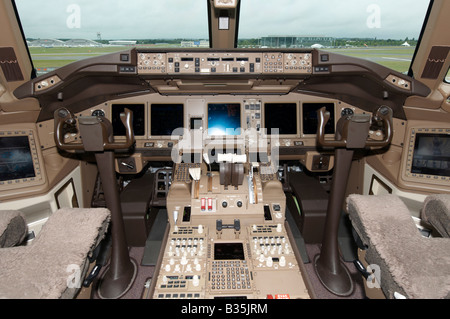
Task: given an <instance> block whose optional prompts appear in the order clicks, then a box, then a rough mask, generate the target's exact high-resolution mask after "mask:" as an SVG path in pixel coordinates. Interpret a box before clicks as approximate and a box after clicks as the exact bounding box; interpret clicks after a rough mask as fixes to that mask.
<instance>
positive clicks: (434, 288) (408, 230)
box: [347, 195, 450, 299]
mask: <svg viewBox="0 0 450 319" xmlns="http://www.w3.org/2000/svg"><path fill="white" fill-rule="evenodd" d="M347 209H348V213H349V217H350V219H351V221H352V224H353V227H354V228H355V230H356V232H357V233H358V235H359V236H360V238H361V240H362V242H363V243H364V245H366V246H367V247H368V248H367V250H366V260H367V262H368V263H369V264H375V265H378V266H379V267H380V270H381V274H380V281H381V282H380V286H381V288H382V290H383V292H384V294H385V295H386V297H387V298H394V293H395V292H398V293H400V294H402V295H404V296H405V297H407V298H411V299H440V298H449V297H450V294H449V292H450V248H449V247H450V239H449V238H441V237H439V238H426V237H423V236H422V235H421V234H420V232H419V231H418V229H417V227H416V225H415V223H414V221H413V219H412V217H411V215H410V212H409V210H408V208H407V207H406V205H405V204H404V203H403V202H402V201H401V200H400V199H399V198H398V197H397V196H395V195H380V196H373V195H372V196H364V195H350V196H349V197H348V198H347Z"/></svg>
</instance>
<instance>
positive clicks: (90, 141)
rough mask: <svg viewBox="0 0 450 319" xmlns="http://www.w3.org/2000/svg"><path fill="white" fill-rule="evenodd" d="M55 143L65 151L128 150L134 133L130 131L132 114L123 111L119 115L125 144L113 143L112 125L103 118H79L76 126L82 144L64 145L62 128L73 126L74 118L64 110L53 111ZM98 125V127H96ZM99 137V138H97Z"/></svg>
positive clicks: (127, 110) (131, 144) (74, 123)
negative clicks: (123, 130)
mask: <svg viewBox="0 0 450 319" xmlns="http://www.w3.org/2000/svg"><path fill="white" fill-rule="evenodd" d="M54 118H55V142H56V145H57V146H58V148H60V149H63V150H65V151H76V150H80V151H88V152H89V151H90V152H101V151H112V150H124V149H129V148H130V147H131V146H133V144H134V132H133V129H132V126H133V124H132V118H133V112H132V111H130V110H129V109H125V113H121V114H120V119H121V120H122V123H123V125H124V126H125V132H126V133H125V135H126V140H125V142H114V140H113V136H112V125H111V122H109V121H108V119H106V118H105V117H101V116H86V117H79V118H78V124H79V130H80V133H81V136H82V137H84V139H83V143H65V141H64V135H65V133H64V128H65V127H66V126H75V125H76V122H77V120H76V118H75V116H74V115H73V114H72V113H71V112H70V111H69V110H68V109H66V108H60V109H58V110H56V111H55V114H54ZM98 124H100V125H98ZM99 137H101V138H99Z"/></svg>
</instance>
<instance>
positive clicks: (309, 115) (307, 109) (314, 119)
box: [302, 103, 334, 134]
mask: <svg viewBox="0 0 450 319" xmlns="http://www.w3.org/2000/svg"><path fill="white" fill-rule="evenodd" d="M322 107H326V109H327V111H328V112H330V120H329V121H328V123H327V124H326V125H325V134H334V104H333V103H303V106H302V114H303V134H317V125H318V116H317V111H318V110H320V109H321V108H322Z"/></svg>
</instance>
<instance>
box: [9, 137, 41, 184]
mask: <svg viewBox="0 0 450 319" xmlns="http://www.w3.org/2000/svg"><path fill="white" fill-rule="evenodd" d="M33 177H36V173H35V170H34V164H33V157H32V155H31V149H30V144H29V141H28V136H12V137H0V181H1V182H4V181H9V180H23V179H28V178H33Z"/></svg>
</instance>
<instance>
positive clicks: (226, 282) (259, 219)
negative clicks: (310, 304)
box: [150, 164, 310, 299]
mask: <svg viewBox="0 0 450 319" xmlns="http://www.w3.org/2000/svg"><path fill="white" fill-rule="evenodd" d="M179 166H183V164H179ZM195 169H196V170H197V171H196V172H193V171H192V165H191V176H193V178H192V180H191V181H187V180H186V178H185V177H184V178H183V179H182V180H180V181H177V180H176V176H177V175H175V178H174V181H173V183H172V186H171V190H170V191H169V195H168V198H167V209H168V214H169V221H170V229H169V231H168V235H167V238H166V241H165V247H164V251H163V252H162V253H161V256H160V259H159V260H160V262H159V263H158V265H157V269H156V273H155V277H154V280H153V282H152V286H151V290H150V296H151V298H158V299H189V298H197V299H212V298H249V299H267V298H269V299H271V298H273V299H276V298H280V299H281V298H305V299H309V298H310V295H309V293H308V289H307V286H306V285H305V282H304V279H303V276H302V271H301V269H302V264H301V259H300V257H299V254H298V252H297V250H296V247H295V244H294V245H293V244H292V240H291V238H290V235H289V234H290V231H289V229H288V228H286V227H288V226H287V223H285V216H284V211H285V207H286V206H285V197H284V193H283V191H282V186H281V183H280V182H279V181H278V180H276V179H275V178H274V179H270V178H269V179H267V178H266V177H264V178H261V177H262V176H261V174H260V173H259V169H260V167H259V166H257V167H253V166H252V165H249V166H242V167H228V168H226V169H222V168H221V169H220V172H211V171H208V170H207V169H206V166H204V165H203V166H200V167H196V168H195ZM175 170H176V171H180V170H183V167H176V168H175ZM228 172H230V173H229V174H232V175H233V174H236V176H232V177H231V178H228V177H227V176H224V174H225V175H226V174H228ZM236 172H237V173H236ZM181 175H182V174H180V176H181ZM238 175H242V176H238ZM183 176H185V174H184V175H183ZM224 181H225V182H224ZM233 181H236V182H233Z"/></svg>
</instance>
